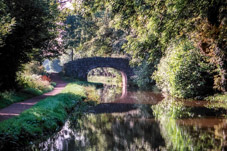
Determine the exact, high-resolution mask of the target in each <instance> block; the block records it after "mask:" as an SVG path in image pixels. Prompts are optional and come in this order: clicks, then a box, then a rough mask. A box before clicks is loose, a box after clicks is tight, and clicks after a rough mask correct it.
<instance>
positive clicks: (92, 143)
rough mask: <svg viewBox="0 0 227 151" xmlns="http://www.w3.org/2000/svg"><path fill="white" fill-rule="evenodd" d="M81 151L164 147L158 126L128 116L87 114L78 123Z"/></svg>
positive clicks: (153, 122) (154, 123)
mask: <svg viewBox="0 0 227 151" xmlns="http://www.w3.org/2000/svg"><path fill="white" fill-rule="evenodd" d="M79 123H80V133H81V134H82V135H83V137H84V138H85V142H86V143H85V144H84V145H83V146H82V145H81V149H82V150H105V151H106V150H152V149H158V148H159V146H164V140H163V138H162V136H161V135H160V131H159V126H158V123H156V122H155V121H154V120H153V121H152V122H151V121H149V122H147V120H145V119H139V118H135V119H134V118H132V117H131V116H130V115H124V116H116V115H115V116H113V115H111V114H99V115H93V114H90V115H86V116H85V117H84V118H83V119H82V120H81V121H80V122H79Z"/></svg>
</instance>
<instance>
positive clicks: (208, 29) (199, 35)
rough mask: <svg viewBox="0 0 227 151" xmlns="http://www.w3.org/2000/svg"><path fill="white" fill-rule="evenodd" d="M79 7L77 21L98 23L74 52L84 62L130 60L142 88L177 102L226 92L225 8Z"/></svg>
mask: <svg viewBox="0 0 227 151" xmlns="http://www.w3.org/2000/svg"><path fill="white" fill-rule="evenodd" d="M75 4H76V5H75V10H76V11H77V14H75V16H80V17H81V18H82V19H81V22H80V21H79V20H77V21H76V22H77V23H78V21H79V23H82V24H84V25H86V24H87V23H88V21H93V23H94V25H93V27H92V28H91V27H88V28H87V29H86V31H89V30H92V32H93V33H95V34H90V37H89V38H87V39H85V42H83V43H85V45H83V44H81V45H78V47H77V46H76V47H74V48H75V51H74V52H75V53H76V54H79V56H80V57H83V56H96V55H103V56H113V54H115V55H119V56H121V55H124V56H126V57H129V58H130V59H131V64H132V65H133V66H134V67H136V68H135V74H136V75H135V78H134V82H135V83H136V84H137V85H138V86H140V87H149V86H151V85H154V84H157V85H158V86H159V88H160V89H161V90H163V91H164V92H167V93H169V94H170V95H172V96H175V97H180V98H197V99H203V98H204V97H206V96H208V95H212V94H214V93H224V92H226V90H227V83H226V81H227V80H226V79H227V72H226V71H227V66H226V65H227V57H226V55H227V54H226V51H225V50H226V38H227V37H226V35H227V34H226V33H227V28H226V27H227V26H226V23H227V22H226V16H225V15H224V14H226V11H227V10H226V7H225V6H226V2H223V1H221V0H212V1H210V0H195V1H193V2H192V1H189V0H176V1H170V0H166V1H162V0H156V1H154V0H151V1H147V0H140V1H133V0H124V1H119V0H118V1H116V0H109V1H105V0H97V1H94V0H87V1H82V2H79V1H75ZM82 20H83V22H82ZM71 21H72V20H71ZM71 23H72V22H71ZM80 29H82V28H80ZM76 34H77V33H75V35H76ZM82 37H88V33H86V34H84V35H83V36H82ZM113 39H114V40H113ZM116 48H118V49H116ZM76 50H83V52H82V53H81V52H80V51H76ZM110 50H112V51H110ZM84 51H86V52H87V53H84ZM91 52H93V53H91ZM191 53H192V54H191ZM74 56H75V55H74ZM164 75H165V76H164ZM204 90H205V91H204Z"/></svg>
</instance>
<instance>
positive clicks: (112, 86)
mask: <svg viewBox="0 0 227 151" xmlns="http://www.w3.org/2000/svg"><path fill="white" fill-rule="evenodd" d="M87 80H88V81H89V82H95V83H103V84H104V90H103V92H102V94H104V95H105V96H104V97H110V95H114V96H115V97H116V96H118V97H117V98H119V97H120V98H123V97H125V96H126V95H127V75H126V73H124V72H123V71H119V70H117V69H115V68H111V67H98V68H94V69H91V70H90V71H89V72H88V74H87ZM107 99H108V98H107ZM103 100H104V99H103ZM105 102H106V101H105Z"/></svg>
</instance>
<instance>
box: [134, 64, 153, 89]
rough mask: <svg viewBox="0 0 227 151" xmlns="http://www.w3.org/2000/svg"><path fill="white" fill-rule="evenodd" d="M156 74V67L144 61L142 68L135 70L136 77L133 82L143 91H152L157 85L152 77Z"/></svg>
mask: <svg viewBox="0 0 227 151" xmlns="http://www.w3.org/2000/svg"><path fill="white" fill-rule="evenodd" d="M153 72H154V65H153V64H148V63H147V62H146V61H144V62H143V63H142V64H141V65H140V66H138V67H136V68H135V69H134V73H135V76H134V77H133V82H134V83H135V84H136V85H137V86H138V87H139V88H141V89H150V88H151V86H153V85H154V84H155V82H154V80H153V79H152V78H151V75H152V74H153Z"/></svg>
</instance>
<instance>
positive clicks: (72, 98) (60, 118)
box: [0, 81, 89, 150]
mask: <svg viewBox="0 0 227 151" xmlns="http://www.w3.org/2000/svg"><path fill="white" fill-rule="evenodd" d="M86 87H89V83H87V86H84V85H81V84H80V82H79V81H77V82H73V83H69V84H68V85H67V86H66V87H65V88H64V90H63V91H62V92H61V93H60V94H58V95H55V96H52V97H48V98H46V99H44V100H42V101H40V102H38V103H37V104H36V105H34V106H33V107H31V108H30V109H28V110H26V111H24V112H22V113H21V114H20V115H19V116H17V117H14V118H11V119H9V120H6V121H3V122H1V123H0V150H7V149H8V150H9V149H14V150H16V149H18V148H19V147H20V148H21V147H22V146H28V145H31V144H32V143H34V142H35V141H37V140H40V139H44V138H47V137H48V136H50V135H51V134H52V133H54V132H56V131H57V130H59V129H60V128H61V126H62V125H63V124H64V122H65V120H66V119H67V118H68V114H69V113H70V112H71V111H72V109H74V107H75V106H76V109H79V110H80V111H81V108H85V107H86V104H87V103H86V102H84V101H82V100H84V99H85V98H86V89H85V88H86Z"/></svg>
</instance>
